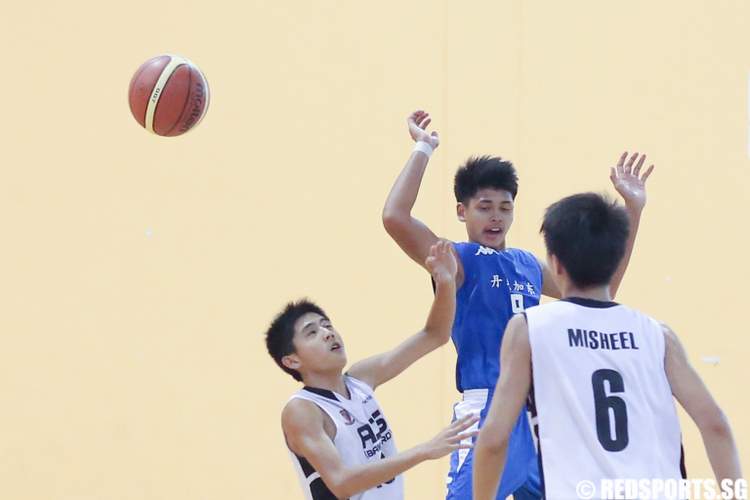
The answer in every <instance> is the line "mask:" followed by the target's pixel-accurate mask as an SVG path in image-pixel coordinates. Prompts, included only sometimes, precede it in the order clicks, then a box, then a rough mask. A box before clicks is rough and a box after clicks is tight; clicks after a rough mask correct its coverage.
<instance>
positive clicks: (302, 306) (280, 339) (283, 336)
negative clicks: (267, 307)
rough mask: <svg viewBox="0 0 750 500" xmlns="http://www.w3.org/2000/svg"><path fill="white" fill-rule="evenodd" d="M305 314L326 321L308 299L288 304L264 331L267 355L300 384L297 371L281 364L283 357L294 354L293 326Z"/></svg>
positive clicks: (300, 376) (325, 315)
mask: <svg viewBox="0 0 750 500" xmlns="http://www.w3.org/2000/svg"><path fill="white" fill-rule="evenodd" d="M307 313H317V314H320V315H321V316H323V317H324V318H326V319H328V315H327V314H326V313H325V312H324V311H323V309H321V308H320V307H319V306H318V305H317V304H315V303H313V302H312V301H310V300H308V299H301V300H298V301H297V302H289V303H288V304H287V305H286V306H285V307H284V309H283V310H282V311H281V312H280V313H279V314H278V315H277V316H276V317H275V318H274V320H273V322H272V323H271V326H269V327H268V330H267V331H266V348H267V349H268V354H270V355H271V357H272V358H273V360H274V361H275V362H276V364H277V365H279V368H281V369H282V370H284V371H285V372H287V373H288V374H289V375H291V376H292V377H294V380H298V381H300V382H302V375H300V373H299V372H298V371H297V370H293V369H291V368H287V367H286V366H284V364H283V363H282V362H281V359H282V358H283V357H284V356H288V355H290V354H294V352H295V351H294V344H293V343H292V339H293V338H294V324H295V323H296V322H297V320H298V319H300V318H301V317H302V316H304V315H305V314H307Z"/></svg>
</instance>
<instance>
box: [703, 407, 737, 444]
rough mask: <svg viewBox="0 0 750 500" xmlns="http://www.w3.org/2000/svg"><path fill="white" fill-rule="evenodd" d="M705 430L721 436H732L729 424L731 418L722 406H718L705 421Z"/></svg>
mask: <svg viewBox="0 0 750 500" xmlns="http://www.w3.org/2000/svg"><path fill="white" fill-rule="evenodd" d="M702 427H703V429H702V430H703V432H706V433H709V434H711V435H713V436H716V437H719V438H722V439H724V438H731V437H732V429H731V427H730V426H729V419H727V416H726V414H725V413H724V412H723V411H722V410H721V408H719V407H716V408H715V409H714V410H713V411H712V412H711V414H710V415H709V416H707V417H706V419H705V421H704V422H703V425H702Z"/></svg>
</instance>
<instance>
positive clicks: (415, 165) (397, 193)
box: [383, 151, 428, 222]
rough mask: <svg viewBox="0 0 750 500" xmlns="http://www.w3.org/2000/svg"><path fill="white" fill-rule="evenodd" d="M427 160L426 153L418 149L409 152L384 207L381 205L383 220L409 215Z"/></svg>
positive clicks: (415, 199)
mask: <svg viewBox="0 0 750 500" xmlns="http://www.w3.org/2000/svg"><path fill="white" fill-rule="evenodd" d="M427 161H428V157H427V155H426V154H424V153H422V152H419V151H413V152H412V153H411V156H410V157H409V160H408V161H407V162H406V165H405V166H404V169H403V170H402V171H401V173H400V174H399V176H398V178H397V179H396V182H395V183H394V184H393V187H392V188H391V192H390V193H389V194H388V198H387V199H386V201H385V207H383V220H384V221H386V222H387V221H389V220H393V219H394V218H398V217H409V216H411V210H412V208H413V207H414V203H415V202H416V201H417V194H418V193H419V187H420V186H421V184H422V177H423V176H424V172H425V169H426V168H427Z"/></svg>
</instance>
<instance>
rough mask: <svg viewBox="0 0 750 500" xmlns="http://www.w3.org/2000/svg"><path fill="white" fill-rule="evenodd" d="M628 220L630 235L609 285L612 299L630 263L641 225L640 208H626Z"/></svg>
mask: <svg viewBox="0 0 750 500" xmlns="http://www.w3.org/2000/svg"><path fill="white" fill-rule="evenodd" d="M627 211H628V219H629V220H630V234H629V235H628V241H627V242H626V244H625V255H623V257H622V260H621V261H620V265H619V266H618V267H617V271H615V275H614V276H613V277H612V281H611V282H610V285H609V291H610V294H611V295H612V298H614V297H615V295H617V290H618V289H619V288H620V283H621V282H622V278H623V277H624V276H625V270H626V269H627V268H628V264H629V263H630V256H631V255H632V254H633V248H634V247H635V238H636V236H637V235H638V227H639V226H640V223H641V212H642V211H643V209H642V208H633V207H627Z"/></svg>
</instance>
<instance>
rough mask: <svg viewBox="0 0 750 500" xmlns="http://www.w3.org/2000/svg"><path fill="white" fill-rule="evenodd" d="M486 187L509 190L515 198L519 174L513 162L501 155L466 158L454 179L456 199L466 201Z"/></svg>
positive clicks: (460, 201) (461, 201)
mask: <svg viewBox="0 0 750 500" xmlns="http://www.w3.org/2000/svg"><path fill="white" fill-rule="evenodd" d="M484 188H492V189H502V190H504V191H508V192H509V193H510V194H511V196H513V199H514V200H515V199H516V193H518V176H517V175H516V169H515V167H514V166H513V164H512V163H511V162H509V161H508V160H503V159H502V158H500V157H499V156H477V157H471V158H469V159H468V160H466V163H465V164H463V165H461V166H460V167H459V168H458V170H457V171H456V177H455V178H454V180H453V193H454V194H455V195H456V201H457V202H459V203H466V202H467V201H469V200H470V199H471V198H473V197H474V195H476V194H477V191H479V190H480V189H484Z"/></svg>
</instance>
